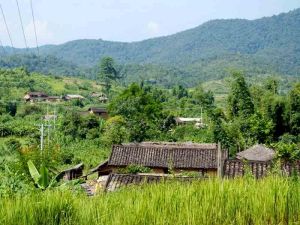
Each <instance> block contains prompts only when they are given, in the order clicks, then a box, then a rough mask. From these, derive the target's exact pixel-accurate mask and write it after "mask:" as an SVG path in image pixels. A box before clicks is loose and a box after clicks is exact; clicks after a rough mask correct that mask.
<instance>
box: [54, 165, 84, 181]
mask: <svg viewBox="0 0 300 225" xmlns="http://www.w3.org/2000/svg"><path fill="white" fill-rule="evenodd" d="M83 169H84V165H83V163H80V164H78V165H76V166H74V167H72V168H69V169H66V170H64V171H62V172H60V173H59V175H58V176H57V178H56V179H57V180H60V179H63V180H74V179H78V178H80V177H82V175H83Z"/></svg>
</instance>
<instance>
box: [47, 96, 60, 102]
mask: <svg viewBox="0 0 300 225" xmlns="http://www.w3.org/2000/svg"><path fill="white" fill-rule="evenodd" d="M60 101H61V97H59V96H48V97H47V102H60Z"/></svg>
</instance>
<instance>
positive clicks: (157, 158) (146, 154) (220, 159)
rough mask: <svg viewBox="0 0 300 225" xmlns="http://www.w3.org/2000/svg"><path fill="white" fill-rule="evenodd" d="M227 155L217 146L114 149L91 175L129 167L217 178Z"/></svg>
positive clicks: (161, 145)
mask: <svg viewBox="0 0 300 225" xmlns="http://www.w3.org/2000/svg"><path fill="white" fill-rule="evenodd" d="M227 155H228V154H227V151H221V147H220V146H218V145H217V144H179V145H177V144H172V143H169V144H168V143H162V144H159V143H158V144H154V143H152V144H151V143H144V144H143V143H142V144H123V145H114V146H113V148H112V152H111V155H110V157H109V159H108V160H107V161H105V162H103V163H101V164H100V165H98V166H97V167H96V168H94V169H93V170H92V172H98V175H99V176H100V175H107V174H110V173H118V172H119V171H120V169H122V168H126V167H127V166H129V165H139V166H143V167H148V168H150V169H151V171H152V172H153V173H156V174H168V173H169V172H170V170H172V172H174V173H175V174H181V173H184V172H197V173H200V174H201V175H208V176H214V175H217V174H218V172H219V174H221V170H222V168H223V163H224V161H225V159H226V158H227Z"/></svg>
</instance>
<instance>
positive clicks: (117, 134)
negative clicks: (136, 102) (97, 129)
mask: <svg viewBox="0 0 300 225" xmlns="http://www.w3.org/2000/svg"><path fill="white" fill-rule="evenodd" d="M125 125H126V123H125V120H124V118H123V117H122V116H114V117H111V118H109V119H108V120H107V122H106V123H105V126H104V133H103V136H102V138H101V139H102V141H103V142H104V143H105V145H107V146H111V145H113V144H122V142H124V141H125V140H127V139H128V132H127V130H126V128H125Z"/></svg>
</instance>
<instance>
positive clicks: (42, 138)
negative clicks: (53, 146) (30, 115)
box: [38, 123, 51, 151]
mask: <svg viewBox="0 0 300 225" xmlns="http://www.w3.org/2000/svg"><path fill="white" fill-rule="evenodd" d="M38 126H39V127H40V132H41V136H40V149H41V151H43V150H44V133H45V132H44V130H45V127H48V145H49V144H50V137H49V135H50V133H49V129H50V127H51V125H44V124H43V123H42V124H39V125H38Z"/></svg>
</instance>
